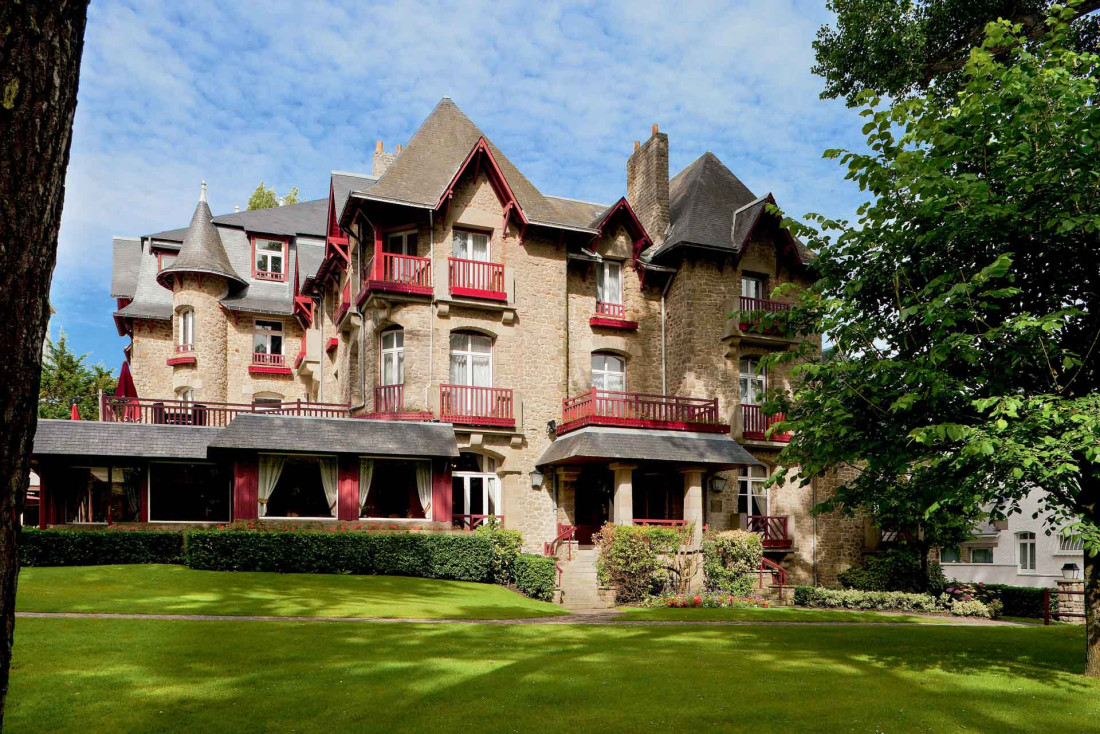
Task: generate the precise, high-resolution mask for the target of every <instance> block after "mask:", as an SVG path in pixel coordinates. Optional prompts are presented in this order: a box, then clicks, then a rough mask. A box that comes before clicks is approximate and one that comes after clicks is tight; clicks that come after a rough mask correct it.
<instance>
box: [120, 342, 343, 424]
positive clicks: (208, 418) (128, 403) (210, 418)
mask: <svg viewBox="0 0 1100 734" xmlns="http://www.w3.org/2000/svg"><path fill="white" fill-rule="evenodd" d="M266 356H271V355H266ZM241 413H273V414H276V415H290V416H299V417H314V418H347V417H348V406H347V405H344V404H339V403H310V402H305V401H302V400H296V401H294V402H282V403H217V402H210V401H202V402H195V401H187V400H165V399H162V398H127V397H114V396H111V395H101V396H100V399H99V419H100V420H101V421H106V422H108V423H149V424H156V425H173V426H209V427H215V428H224V427H225V426H228V425H229V424H230V422H232V420H233V419H234V418H236V417H237V416H238V415H240V414H241Z"/></svg>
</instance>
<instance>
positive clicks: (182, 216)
mask: <svg viewBox="0 0 1100 734" xmlns="http://www.w3.org/2000/svg"><path fill="white" fill-rule="evenodd" d="M824 4H825V3H824V0H797V1H795V0H735V1H733V2H729V1H717V2H695V1H694V0H681V2H675V3H669V2H652V1H651V0H632V1H630V2H622V3H620V2H610V3H606V2H599V3H595V2H593V3H575V4H568V3H565V4H563V3H557V2H538V3H531V2H519V3H515V4H514V5H513V4H511V3H509V2H506V1H505V0H493V1H492V2H479V1H477V0H456V1H454V2H443V3H417V2H412V1H410V0H405V1H403V2H395V3H386V4H379V5H368V4H367V3H365V2H351V1H348V2H344V3H341V2H328V3H321V2H314V1H312V0H311V1H309V2H302V1H301V0H294V2H288V3H284V2H281V1H280V0H263V2H246V1H244V0H239V1H235V2H227V3H224V4H218V3H207V2H186V3H180V2H175V1H172V2H165V3H156V2H150V1H149V0H142V1H141V2H120V1H118V0H96V1H95V2H93V3H92V4H91V8H90V11H89V19H88V33H87V38H86V42H85V48H84V62H83V68H82V70H81V76H80V95H79V104H78V107H77V113H76V129H75V133H74V139H73V149H72V159H71V162H70V166H69V172H68V178H67V195H66V200H65V212H64V216H63V218H62V224H61V235H60V238H61V242H60V252H59V255H58V265H57V270H56V272H55V273H54V280H53V289H52V302H53V305H54V308H55V309H56V310H57V316H56V317H55V318H54V321H53V323H52V326H51V329H52V332H53V334H54V336H55V337H56V335H57V332H58V329H59V328H64V329H65V332H66V334H67V335H68V337H69V339H70V341H71V343H72V345H73V346H74V348H75V349H76V350H77V351H78V352H89V353H90V357H89V361H91V362H103V363H105V364H107V365H109V366H112V367H115V368H117V367H118V366H119V365H120V364H121V361H122V348H123V347H124V346H125V340H124V339H122V338H120V337H119V336H117V334H116V332H115V329H114V324H113V322H112V320H111V312H112V311H113V309H114V302H113V301H112V300H111V299H110V298H109V292H110V260H111V249H110V248H111V236H112V235H141V234H148V233H150V232H154V231H159V230H162V229H167V228H171V227H177V226H183V225H185V224H186V223H187V222H188V221H189V219H190V215H191V212H192V211H193V209H194V205H195V201H196V199H197V196H198V191H199V185H200V182H201V181H202V180H204V179H205V180H206V181H207V182H208V185H209V198H210V205H211V208H213V210H214V213H215V214H219V213H224V212H228V211H232V210H233V206H234V205H240V206H241V207H242V208H243V207H244V205H245V203H246V202H247V200H248V195H249V193H250V192H251V191H252V189H254V188H255V187H256V184H257V183H258V182H259V181H260V180H263V181H265V182H267V184H268V185H270V186H273V187H274V188H275V189H276V191H278V192H279V193H283V192H285V190H286V189H287V188H288V187H290V186H297V187H299V189H300V190H301V192H302V194H303V195H304V198H306V199H313V198H320V197H323V196H326V195H327V194H328V174H329V171H331V170H334V169H336V170H349V171H369V161H370V155H371V153H372V151H373V149H374V142H375V141H376V140H379V139H381V140H383V141H385V144H386V149H387V150H390V149H392V148H393V146H394V145H395V144H397V143H405V142H407V141H408V140H409V138H410V137H411V136H412V134H413V132H414V131H415V130H416V128H417V126H418V125H419V124H420V122H421V121H422V120H423V118H424V117H425V116H426V115H427V114H428V113H429V112H430V111H431V109H432V107H433V106H434V105H435V103H436V102H438V100H439V98H440V97H442V96H444V95H449V96H450V97H452V98H453V99H454V100H455V102H456V103H457V104H458V105H459V107H461V108H462V109H463V110H464V111H465V112H466V114H467V115H469V117H470V118H471V119H472V120H473V121H474V122H475V123H476V124H477V125H478V126H479V127H481V129H482V130H483V131H485V133H486V134H487V135H488V136H489V137H490V138H491V139H492V140H493V142H494V143H496V144H497V146H498V147H500V148H501V149H502V150H503V151H505V153H506V154H507V155H508V156H509V158H511V160H512V161H513V162H514V163H515V164H516V165H517V166H518V167H519V168H520V169H521V170H522V171H523V172H524V173H525V174H526V175H527V177H528V178H530V179H531V181H532V182H533V183H534V184H535V185H536V186H537V187H538V188H539V189H540V190H542V191H543V192H544V193H548V194H555V195H559V196H570V197H575V198H581V199H588V200H594V201H604V202H611V201H614V200H615V199H617V198H618V197H619V196H621V195H622V194H624V193H625V188H626V182H625V176H626V174H625V170H626V158H627V156H628V155H629V154H630V151H631V149H632V146H633V141H634V140H636V139H642V140H644V139H645V138H646V137H647V136H648V134H649V129H650V126H651V124H652V123H654V122H656V123H658V124H659V125H660V127H661V130H662V131H664V132H667V133H668V134H669V139H670V146H671V168H672V171H673V172H674V173H675V172H676V171H678V170H680V169H681V168H683V167H684V166H685V165H687V164H688V163H690V162H691V161H692V160H694V159H695V158H696V157H698V156H699V155H700V154H702V153H703V152H705V151H707V150H710V151H713V152H714V153H715V154H716V155H718V157H719V158H721V159H722V161H724V162H725V163H726V165H727V166H728V167H729V168H730V169H731V170H733V172H734V173H736V174H737V175H738V176H739V177H740V178H741V179H742V180H743V181H745V183H746V184H747V185H748V186H749V187H750V188H751V189H752V190H753V191H754V192H755V193H757V194H760V195H762V194H764V193H766V192H768V191H771V192H773V193H774V194H775V196H776V198H777V200H778V201H779V204H780V206H782V207H783V208H784V209H785V210H786V211H788V212H789V213H790V214H792V215H798V214H802V213H805V212H807V211H816V212H822V213H827V214H830V215H834V216H849V215H850V214H851V212H852V211H853V210H854V209H855V206H856V205H857V204H858V203H859V202H860V201H862V199H861V198H859V192H858V190H856V189H855V188H854V187H853V186H852V185H851V184H849V183H848V182H845V181H844V180H843V171H842V169H841V168H840V167H839V166H838V165H837V164H836V163H834V162H830V161H823V160H822V159H821V152H822V151H823V150H824V149H826V148H831V147H854V146H858V145H859V143H860V136H859V127H860V122H859V119H858V117H857V116H856V115H855V113H853V112H851V111H849V110H847V109H845V107H844V105H843V103H841V102H835V101H829V102H823V101H821V100H819V99H818V94H819V92H820V91H821V87H822V83H821V80H820V79H819V78H818V77H815V76H813V75H812V74H811V73H810V68H811V66H812V65H813V52H812V49H811V46H810V44H811V42H812V41H813V38H814V35H815V33H816V31H817V29H818V27H819V26H820V25H821V24H822V23H823V22H827V21H828V20H829V16H828V14H827V13H826V12H825V9H824Z"/></svg>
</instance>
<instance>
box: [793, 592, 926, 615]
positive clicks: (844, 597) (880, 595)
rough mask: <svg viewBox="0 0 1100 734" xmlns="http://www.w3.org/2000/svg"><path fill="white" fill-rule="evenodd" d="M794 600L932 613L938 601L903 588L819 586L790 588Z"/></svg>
mask: <svg viewBox="0 0 1100 734" xmlns="http://www.w3.org/2000/svg"><path fill="white" fill-rule="evenodd" d="M794 603H795V605H796V606H800V607H818V608H821V609H862V610H868V609H873V610H894V611H901V612H935V611H939V610H940V609H941V604H940V603H939V601H938V600H937V599H936V597H934V596H932V595H931V594H911V593H908V592H904V591H859V590H856V589H822V588H818V587H814V586H799V587H796V588H795V590H794Z"/></svg>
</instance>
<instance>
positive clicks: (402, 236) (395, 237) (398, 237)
mask: <svg viewBox="0 0 1100 734" xmlns="http://www.w3.org/2000/svg"><path fill="white" fill-rule="evenodd" d="M409 235H413V236H414V237H416V241H417V244H416V246H414V247H412V248H410V247H409ZM394 241H399V242H400V243H401V248H400V249H401V251H400V252H396V253H392V254H395V255H415V254H416V252H415V250H416V247H418V246H419V245H420V233H419V232H418V231H417V230H415V229H403V230H401V231H400V232H388V233H387V234H386V242H385V245H384V246H383V247H382V251H383V252H390V251H389V250H387V249H386V246H391V247H392V244H393V242H394ZM410 249H411V250H413V252H409V250H410Z"/></svg>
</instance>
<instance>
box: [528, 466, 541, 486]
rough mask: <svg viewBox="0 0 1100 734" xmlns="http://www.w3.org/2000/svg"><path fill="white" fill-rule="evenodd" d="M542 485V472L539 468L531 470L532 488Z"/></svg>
mask: <svg viewBox="0 0 1100 734" xmlns="http://www.w3.org/2000/svg"><path fill="white" fill-rule="evenodd" d="M541 486H542V472H540V471H539V470H538V469H536V470H535V471H533V472H531V489H538V488H539V487H541Z"/></svg>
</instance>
